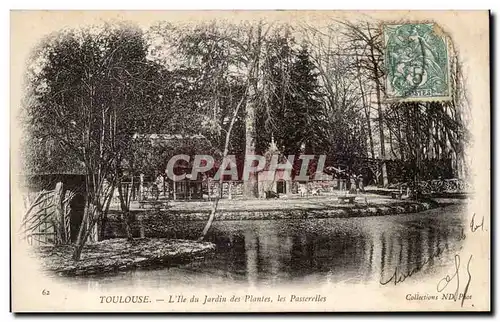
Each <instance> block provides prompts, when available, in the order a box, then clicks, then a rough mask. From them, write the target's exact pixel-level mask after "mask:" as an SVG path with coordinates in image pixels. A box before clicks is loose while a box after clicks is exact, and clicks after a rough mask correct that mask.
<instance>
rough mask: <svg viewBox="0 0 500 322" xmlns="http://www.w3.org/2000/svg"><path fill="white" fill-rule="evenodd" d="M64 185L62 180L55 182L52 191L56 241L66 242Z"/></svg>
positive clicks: (59, 242)
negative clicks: (54, 187) (53, 191)
mask: <svg viewBox="0 0 500 322" xmlns="http://www.w3.org/2000/svg"><path fill="white" fill-rule="evenodd" d="M63 200H64V187H63V183H62V182H58V183H57V184H56V189H55V193H54V206H55V215H56V217H55V222H56V227H55V233H56V243H57V244H65V243H66V242H67V236H66V225H65V223H66V220H65V218H64V208H63Z"/></svg>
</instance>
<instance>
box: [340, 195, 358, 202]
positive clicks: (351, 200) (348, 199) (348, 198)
mask: <svg viewBox="0 0 500 322" xmlns="http://www.w3.org/2000/svg"><path fill="white" fill-rule="evenodd" d="M355 199H356V196H339V203H344V202H345V201H348V202H349V203H354V200H355Z"/></svg>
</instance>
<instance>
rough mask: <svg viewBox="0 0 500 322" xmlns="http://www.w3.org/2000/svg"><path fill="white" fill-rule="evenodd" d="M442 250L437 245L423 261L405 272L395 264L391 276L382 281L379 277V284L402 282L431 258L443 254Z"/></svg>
mask: <svg viewBox="0 0 500 322" xmlns="http://www.w3.org/2000/svg"><path fill="white" fill-rule="evenodd" d="M443 252H444V249H443V248H440V247H438V248H437V249H436V251H435V252H434V253H432V254H431V255H429V257H428V258H427V259H426V260H425V261H423V262H422V263H421V264H419V265H417V266H415V267H413V268H412V269H411V270H408V271H407V272H406V273H404V272H402V271H401V269H400V268H399V267H398V266H396V268H395V269H394V273H393V274H392V275H391V277H390V278H389V279H388V280H386V281H383V280H382V278H381V280H380V281H379V283H380V284H381V285H387V284H389V283H390V282H393V283H394V285H397V284H398V283H401V282H404V281H405V280H406V279H407V278H408V277H410V276H412V275H413V274H415V273H417V272H419V271H420V270H422V268H423V267H424V266H425V265H426V264H428V263H429V262H430V261H431V260H432V259H434V258H436V257H439V256H441V254H443Z"/></svg>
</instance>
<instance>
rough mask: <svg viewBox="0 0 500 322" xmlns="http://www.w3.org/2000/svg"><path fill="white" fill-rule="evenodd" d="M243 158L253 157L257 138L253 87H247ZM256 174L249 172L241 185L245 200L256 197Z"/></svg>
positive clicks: (251, 85) (252, 85)
mask: <svg viewBox="0 0 500 322" xmlns="http://www.w3.org/2000/svg"><path fill="white" fill-rule="evenodd" d="M245 109H246V116H245V158H248V156H252V155H255V140H256V137H257V133H256V128H255V85H254V84H250V85H249V94H248V100H247V102H246V104H245ZM257 187H258V184H257V174H256V173H254V172H251V173H250V175H249V177H248V180H247V181H245V182H244V183H243V195H244V196H245V197H246V198H256V197H257Z"/></svg>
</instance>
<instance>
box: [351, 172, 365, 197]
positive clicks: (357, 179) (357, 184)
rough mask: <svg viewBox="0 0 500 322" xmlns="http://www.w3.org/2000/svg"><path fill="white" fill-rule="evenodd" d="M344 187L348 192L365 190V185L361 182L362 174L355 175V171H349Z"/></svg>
mask: <svg viewBox="0 0 500 322" xmlns="http://www.w3.org/2000/svg"><path fill="white" fill-rule="evenodd" d="M346 189H347V190H348V191H350V192H356V193H357V192H365V185H364V182H363V176H362V175H361V174H358V175H356V174H355V173H350V174H349V175H348V176H347V180H346Z"/></svg>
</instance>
